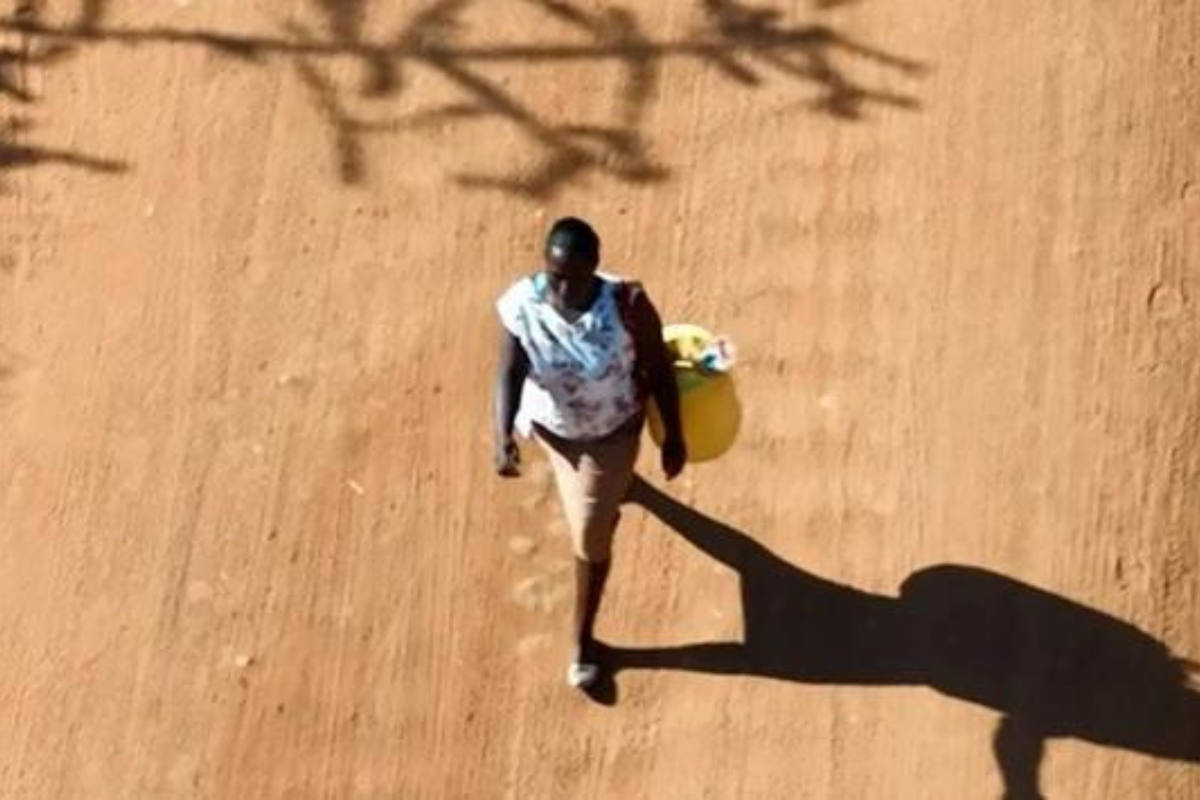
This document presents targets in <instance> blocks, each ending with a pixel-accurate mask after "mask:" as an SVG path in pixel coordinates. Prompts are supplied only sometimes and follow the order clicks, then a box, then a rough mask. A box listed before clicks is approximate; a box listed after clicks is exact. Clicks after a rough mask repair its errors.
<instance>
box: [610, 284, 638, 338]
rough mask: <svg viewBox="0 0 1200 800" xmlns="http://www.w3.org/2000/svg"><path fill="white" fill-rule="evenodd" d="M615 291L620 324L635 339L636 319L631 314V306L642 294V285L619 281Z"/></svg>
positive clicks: (632, 313)
mask: <svg viewBox="0 0 1200 800" xmlns="http://www.w3.org/2000/svg"><path fill="white" fill-rule="evenodd" d="M615 291H616V296H617V311H618V312H619V313H620V314H621V323H622V324H623V325H624V326H625V330H627V331H629V332H630V333H631V334H633V335H634V338H635V339H636V338H637V317H636V315H635V314H634V312H633V306H634V304H635V303H636V302H637V298H638V295H639V294H641V293H642V285H641V284H640V283H638V282H637V281H621V282H620V283H618V284H617V285H616V287H615Z"/></svg>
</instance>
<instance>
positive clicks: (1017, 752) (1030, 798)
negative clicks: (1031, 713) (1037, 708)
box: [992, 716, 1045, 800]
mask: <svg viewBox="0 0 1200 800" xmlns="http://www.w3.org/2000/svg"><path fill="white" fill-rule="evenodd" d="M992 748H993V750H994V751H995V753H996V761H997V763H998V764H999V766H1000V774H1001V775H1003V776H1004V800H1044V798H1043V796H1042V792H1041V789H1039V788H1038V769H1039V767H1040V766H1041V763H1042V751H1043V750H1044V748H1045V738H1044V737H1043V735H1042V733H1041V731H1039V730H1037V729H1036V728H1034V727H1032V726H1030V725H1027V724H1025V723H1023V722H1021V721H1019V720H1017V719H1014V718H1013V717H1010V716H1005V717H1004V718H1003V719H1001V720H1000V723H999V724H998V725H997V726H996V734H995V736H994V737H993V738H992Z"/></svg>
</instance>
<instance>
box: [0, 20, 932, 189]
mask: <svg viewBox="0 0 1200 800" xmlns="http://www.w3.org/2000/svg"><path fill="white" fill-rule="evenodd" d="M26 2H27V8H32V9H35V10H34V11H33V12H28V11H27V12H26V13H21V14H15V15H12V16H10V17H8V18H2V19H0V32H8V33H16V34H19V35H20V36H22V37H23V38H24V39H25V40H26V41H27V42H36V43H37V44H38V46H39V47H40V48H41V49H42V50H43V51H44V52H53V53H55V54H56V55H57V56H59V57H61V56H63V55H69V54H70V53H72V52H76V51H77V50H78V48H81V47H84V46H100V45H119V46H125V47H142V46H151V45H174V46H192V47H201V48H205V49H208V50H210V51H212V52H214V53H216V54H218V55H222V56H226V57H230V58H234V59H237V60H239V61H241V62H243V63H246V64H248V65H254V66H261V65H265V64H269V63H272V62H273V61H276V60H280V59H282V60H284V61H287V62H290V63H291V64H292V65H293V67H294V68H295V72H296V75H297V79H298V80H299V81H300V83H301V84H302V85H303V86H304V87H305V89H306V92H307V94H308V96H309V97H310V101H311V103H312V105H313V107H314V108H315V109H316V111H317V112H318V113H319V114H320V116H321V118H322V119H323V120H325V122H326V123H327V124H328V125H329V128H330V131H331V138H332V144H333V148H334V151H335V154H336V163H337V165H338V176H339V179H340V180H341V182H343V183H345V184H358V183H361V182H362V181H364V180H365V179H366V177H367V176H368V173H369V168H368V162H369V159H368V148H367V140H368V138H369V137H372V136H376V135H380V134H387V133H393V132H396V131H400V130H406V129H408V130H412V129H421V128H423V127H426V126H427V125H429V124H431V123H433V122H435V121H441V122H443V123H444V122H458V123H466V124H475V123H479V122H482V121H489V120H497V119H498V120H501V121H503V122H504V123H505V124H507V125H510V126H512V127H514V128H515V129H516V130H518V131H519V132H521V134H522V135H523V136H524V137H525V138H526V139H527V140H528V141H529V142H530V143H531V144H532V145H533V146H534V147H535V148H536V149H537V151H538V152H539V155H538V157H537V158H536V159H535V160H534V162H533V163H532V164H531V165H530V166H527V167H523V168H519V169H518V170H516V171H513V172H508V173H504V172H501V173H500V174H486V173H484V174H480V173H457V174H453V175H452V176H451V177H452V179H453V180H454V181H456V182H457V183H458V184H459V185H462V186H466V187H470V188H479V189H489V190H498V191H503V192H507V193H512V194H518V195H524V196H527V197H531V198H537V199H546V198H551V197H553V196H555V195H557V194H558V193H560V192H562V191H563V190H565V189H566V188H567V187H568V186H570V185H574V184H576V183H578V182H579V181H581V180H583V179H585V178H586V177H587V176H589V175H601V176H607V177H609V178H612V179H615V180H618V181H621V182H625V183H631V184H645V183H653V182H657V181H663V180H666V179H667V178H668V177H669V176H670V169H669V168H668V167H667V166H666V165H664V164H662V163H660V162H659V161H657V160H656V159H655V157H654V156H653V154H652V153H651V146H650V144H649V141H650V136H649V133H650V121H649V112H650V110H651V109H652V107H653V104H654V102H655V100H656V98H657V97H658V95H659V93H660V92H661V91H662V87H661V70H662V67H663V64H664V63H665V62H666V61H668V60H670V59H694V60H699V61H701V62H703V63H707V64H710V65H712V66H713V67H714V68H715V69H717V70H718V71H719V72H720V73H721V74H722V75H725V76H726V77H728V78H730V79H731V80H733V81H734V82H735V83H737V84H738V85H742V86H747V87H755V86H760V85H762V84H764V83H765V82H766V80H767V79H768V76H769V75H771V74H775V75H779V76H782V77H783V78H785V79H786V80H789V81H793V82H795V83H796V84H798V85H802V86H807V87H813V88H815V89H816V96H815V97H812V98H809V99H807V100H806V101H805V102H804V104H803V105H804V107H806V108H809V109H810V110H813V111H816V112H819V113H822V114H824V115H827V116H829V117H831V118H834V119H839V120H845V121H856V120H862V119H864V118H865V117H866V115H867V111H868V109H870V108H873V107H888V108H894V109H901V110H914V109H917V108H919V107H920V103H919V101H918V100H917V99H916V97H915V96H913V95H911V94H907V93H904V92H901V91H897V90H895V89H893V88H890V87H888V86H871V85H867V84H865V83H863V82H862V81H861V80H858V79H856V78H854V77H852V75H851V70H850V69H849V66H851V65H852V64H855V63H865V64H870V65H872V66H873V68H874V69H875V70H876V71H879V70H883V71H885V72H887V73H889V74H891V75H892V76H894V77H896V78H899V79H901V80H905V81H912V80H914V79H918V78H919V77H920V76H921V75H922V74H924V72H925V67H924V66H923V65H922V64H920V63H918V62H916V61H914V60H912V59H907V58H902V57H899V56H895V55H892V54H889V53H887V52H885V51H882V50H880V49H878V48H875V47H872V46H869V45H866V44H864V43H862V42H859V41H856V40H854V39H851V38H849V37H847V36H845V35H843V34H840V33H838V32H837V31H835V30H833V29H832V28H830V27H828V26H825V25H791V24H788V23H786V22H785V20H784V16H783V14H782V13H781V12H780V11H778V10H776V9H773V8H771V7H769V6H750V5H747V4H745V3H741V2H737V0H701V2H700V4H699V17H698V22H697V24H696V25H695V26H694V28H693V30H692V31H691V32H690V33H689V34H688V35H686V36H684V37H683V38H680V39H656V38H654V37H653V36H651V35H650V34H649V33H648V32H647V31H645V30H644V29H643V26H642V24H641V22H640V21H639V20H638V18H637V17H636V16H635V15H634V14H633V13H632V12H631V11H629V10H627V9H623V8H619V7H608V8H603V9H600V10H591V9H588V8H585V7H583V6H581V5H576V4H575V3H571V2H566V0H521V4H522V5H524V6H525V7H526V8H528V9H530V10H532V11H534V12H536V13H538V14H541V15H543V16H544V17H546V18H547V19H552V20H555V21H557V22H559V23H564V24H565V25H567V26H568V27H569V28H570V29H571V30H572V31H573V32H574V33H575V36H574V37H572V39H571V40H570V41H565V42H561V43H559V42H533V43H528V44H521V43H514V44H504V43H496V44H483V45H476V44H468V43H466V42H464V41H463V39H462V37H461V33H462V31H463V30H464V29H465V27H466V22H467V14H468V13H469V12H470V11H471V10H472V9H473V8H475V7H476V5H477V3H476V2H475V0H437V2H434V3H432V4H431V5H429V6H427V7H425V8H424V9H422V10H420V11H418V12H417V13H415V14H413V15H411V16H410V17H409V18H407V19H406V20H405V21H404V22H402V24H400V25H399V26H398V27H397V28H396V29H395V30H394V31H393V33H392V34H390V35H387V36H385V37H384V38H383V39H382V40H373V39H370V38H369V37H367V36H366V33H365V29H366V24H365V21H366V19H367V10H368V2H367V0H309V3H310V5H309V8H310V9H311V10H312V11H313V12H314V13H315V14H316V15H317V16H318V18H319V20H320V24H319V26H318V27H319V29H320V30H318V31H314V30H313V29H311V28H310V27H309V26H307V25H304V24H301V23H299V22H297V21H295V20H294V19H291V18H288V19H284V20H277V25H278V27H279V29H280V31H281V33H280V35H249V34H236V33H217V32H211V31H203V30H199V31H198V30H182V29H174V28H170V27H165V26H149V27H141V28H136V27H127V26H120V25H117V24H114V23H112V22H110V20H109V17H110V16H111V15H110V14H109V13H108V2H107V0H80V6H79V11H78V13H77V15H76V18H75V21H74V22H73V23H72V24H69V25H67V26H64V27H54V26H51V25H48V24H46V23H44V22H43V21H42V20H41V18H40V16H39V15H38V14H37V13H36V8H37V7H36V6H35V5H33V4H32V3H29V2H28V0H26ZM345 58H351V59H354V60H357V61H359V62H360V64H361V67H362V72H361V75H360V77H359V79H358V86H357V91H355V92H354V93H350V92H347V91H345V90H343V88H342V87H341V86H339V84H338V82H337V81H336V80H335V79H334V78H333V76H332V73H330V72H329V71H328V70H325V69H324V68H323V66H322V64H323V62H326V61H332V60H334V59H345ZM14 63H15V64H17V65H18V66H19V67H20V68H21V69H25V68H29V67H31V66H34V65H36V62H35V60H34V57H33V56H32V54H31V52H28V51H25V52H21V53H15V52H9V51H3V52H0V92H3V93H5V94H9V95H10V96H14V97H21V98H22V99H23V100H25V101H31V100H32V98H30V97H28V96H27V92H26V91H25V90H24V88H23V84H22V83H21V82H20V81H15V80H13V79H12V72H13V71H12V66H13V64H14ZM49 63H50V62H49V61H45V62H42V63H41V65H43V66H44V65H48V64H49ZM509 63H520V64H524V65H529V66H536V67H541V68H546V69H548V70H549V69H553V68H554V67H556V66H557V65H562V64H568V63H587V64H595V65H596V66H597V67H605V68H607V67H606V65H613V66H615V68H616V69H618V70H619V71H620V74H621V77H620V79H619V81H618V86H619V88H618V90H617V96H616V99H617V102H616V104H615V106H614V109H613V112H612V115H611V118H610V119H609V120H606V121H603V122H599V123H595V122H589V123H586V124H585V123H583V122H581V121H580V120H577V119H551V118H548V117H547V116H546V115H544V114H543V113H541V112H539V111H538V110H537V109H536V108H535V107H534V106H533V105H531V104H530V103H528V102H526V101H525V100H523V99H521V98H520V97H518V96H517V95H516V94H515V93H514V92H512V91H509V90H508V89H507V88H506V87H505V86H504V84H503V82H502V81H500V80H498V79H494V78H492V77H491V74H490V72H491V68H492V67H495V66H498V65H502V64H509ZM413 68H420V69H425V70H429V71H432V72H434V73H437V74H438V75H440V76H441V77H442V78H444V79H446V80H448V81H449V82H450V83H451V84H452V85H453V86H454V87H455V89H456V91H457V92H458V94H459V95H460V97H459V98H456V99H453V100H450V101H449V102H447V103H446V104H445V105H444V106H443V107H441V108H437V109H433V110H425V111H419V112H415V113H410V114H408V115H407V116H396V115H395V114H394V113H393V112H392V102H391V101H392V99H393V98H394V97H395V96H396V95H398V93H399V92H400V91H401V90H402V89H403V87H404V74H405V72H406V71H407V70H409V69H413ZM23 95H24V96H23ZM356 109H360V110H356Z"/></svg>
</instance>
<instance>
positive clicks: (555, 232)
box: [546, 217, 600, 261]
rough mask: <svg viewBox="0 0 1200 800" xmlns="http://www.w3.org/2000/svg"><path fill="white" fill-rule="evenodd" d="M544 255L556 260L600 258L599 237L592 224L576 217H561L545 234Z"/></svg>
mask: <svg viewBox="0 0 1200 800" xmlns="http://www.w3.org/2000/svg"><path fill="white" fill-rule="evenodd" d="M546 256H547V257H548V258H553V259H555V260H556V261H568V260H574V259H577V258H578V259H583V260H585V261H597V260H599V258H600V237H599V236H597V235H596V232H595V231H594V230H592V226H591V225H589V224H587V223H586V222H584V221H583V220H581V219H579V218H578V217H563V218H562V219H560V220H558V221H557V222H555V223H554V224H553V225H552V226H551V227H550V233H549V234H548V235H547V236H546Z"/></svg>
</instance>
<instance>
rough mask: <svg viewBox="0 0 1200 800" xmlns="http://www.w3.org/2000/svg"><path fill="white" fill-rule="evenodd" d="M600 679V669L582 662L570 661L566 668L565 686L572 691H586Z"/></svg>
mask: <svg viewBox="0 0 1200 800" xmlns="http://www.w3.org/2000/svg"><path fill="white" fill-rule="evenodd" d="M599 677H600V667H598V666H596V665H595V664H588V663H586V662H583V661H572V662H571V664H570V666H568V667H567V685H568V686H570V687H572V688H574V689H587V688H589V687H590V686H591V685H592V684H593V683H595V682H596V679H597V678H599Z"/></svg>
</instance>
